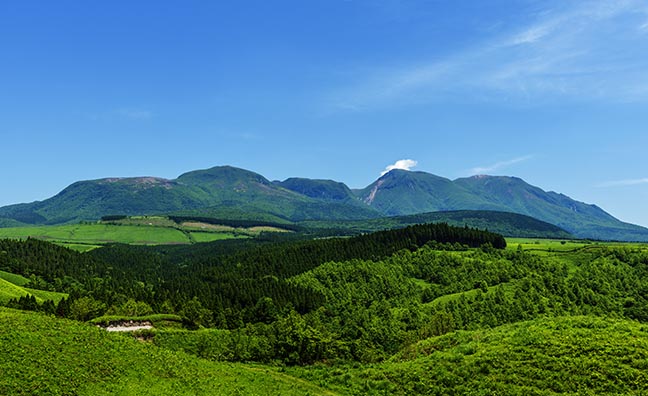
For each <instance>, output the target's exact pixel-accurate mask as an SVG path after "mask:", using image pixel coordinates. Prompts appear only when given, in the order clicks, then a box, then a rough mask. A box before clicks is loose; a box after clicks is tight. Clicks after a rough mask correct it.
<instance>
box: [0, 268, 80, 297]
mask: <svg viewBox="0 0 648 396" xmlns="http://www.w3.org/2000/svg"><path fill="white" fill-rule="evenodd" d="M5 274H6V273H5ZM21 278H22V277H21ZM28 295H32V296H34V297H35V298H36V302H38V303H39V304H41V303H43V302H44V301H45V300H52V301H54V303H55V304H57V303H58V302H59V301H61V299H62V298H65V297H67V294H64V293H56V292H49V291H45V290H36V289H29V288H27V287H23V286H18V285H16V284H13V283H11V282H9V281H8V280H5V279H3V278H0V304H6V303H7V302H8V301H9V300H11V299H18V298H20V297H22V296H28Z"/></svg>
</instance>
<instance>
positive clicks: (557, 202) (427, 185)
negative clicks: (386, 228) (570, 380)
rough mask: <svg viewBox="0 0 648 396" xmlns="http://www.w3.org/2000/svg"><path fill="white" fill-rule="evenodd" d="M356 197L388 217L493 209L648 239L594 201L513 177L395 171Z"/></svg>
mask: <svg viewBox="0 0 648 396" xmlns="http://www.w3.org/2000/svg"><path fill="white" fill-rule="evenodd" d="M358 196H359V197H360V198H361V199H362V200H363V201H364V202H366V203H367V204H369V205H370V206H371V207H373V208H376V209H378V210H380V211H381V212H383V213H385V214H388V215H393V216H395V215H409V214H417V213H424V212H430V211H448V210H492V211H505V212H514V213H519V214H524V215H527V216H531V217H534V218H536V219H539V220H542V221H545V222H548V223H551V224H554V225H556V226H558V227H560V228H563V229H565V230H566V231H568V232H570V233H571V234H573V235H575V236H576V237H579V238H594V239H609V240H625V241H648V229H646V228H644V227H640V226H636V225H633V224H628V223H624V222H621V221H619V220H617V219H616V218H614V217H613V216H611V215H610V214H608V213H606V212H605V211H603V210H602V209H601V208H599V207H597V206H596V205H588V204H585V203H582V202H578V201H575V200H573V199H571V198H569V197H567V196H565V195H562V194H557V193H554V192H545V191H543V190H542V189H540V188H538V187H535V186H532V185H530V184H528V183H526V182H525V181H524V180H522V179H519V178H515V177H504V176H473V177H469V178H461V179H457V180H454V181H451V180H448V179H444V178H441V177H438V176H435V175H432V174H429V173H425V172H408V171H403V170H393V171H391V172H389V173H387V174H386V175H384V176H382V177H381V178H380V179H378V180H377V181H376V182H374V183H373V184H371V185H370V186H369V187H367V188H365V189H363V190H360V191H359V192H358Z"/></svg>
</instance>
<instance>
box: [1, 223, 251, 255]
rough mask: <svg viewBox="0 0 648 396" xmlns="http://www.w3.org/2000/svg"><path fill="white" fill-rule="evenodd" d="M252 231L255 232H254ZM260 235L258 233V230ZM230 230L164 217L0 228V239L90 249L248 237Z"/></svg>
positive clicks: (81, 249) (182, 243) (82, 249)
mask: <svg viewBox="0 0 648 396" xmlns="http://www.w3.org/2000/svg"><path fill="white" fill-rule="evenodd" d="M250 234H254V232H251V233H250ZM257 234H258V233H257ZM247 237H249V234H246V233H242V232H237V231H236V230H235V229H234V228H231V227H230V228H228V229H217V230H212V229H201V228H199V227H186V228H185V227H183V226H182V225H177V224H176V223H174V222H172V221H170V220H169V219H167V218H163V217H150V218H149V217H140V218H139V219H138V218H134V219H128V220H126V221H123V222H98V223H80V224H66V225H57V226H33V227H14V228H0V239H3V238H7V239H27V238H36V239H40V240H44V241H48V242H53V243H56V244H59V245H62V246H65V247H68V248H70V249H74V250H77V251H81V252H84V251H89V250H92V249H96V248H98V247H100V246H103V245H106V244H110V243H124V244H129V245H188V244H192V243H198V242H212V241H217V240H223V239H233V238H247Z"/></svg>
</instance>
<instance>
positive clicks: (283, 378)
mask: <svg viewBox="0 0 648 396" xmlns="http://www.w3.org/2000/svg"><path fill="white" fill-rule="evenodd" d="M0 323H2V326H0V356H1V357H2V359H0V373H2V375H0V394H2V395H93V396H94V395H115V394H118V395H138V396H140V395H279V394H281V395H330V394H333V393H331V392H328V391H325V390H322V389H320V388H318V387H316V386H314V385H311V384H310V383H308V382H306V381H304V380H300V379H296V378H292V377H289V376H287V375H284V374H280V373H277V372H275V371H272V370H270V369H266V368H261V367H248V366H244V365H238V364H222V363H214V362H208V361H204V360H201V359H198V358H194V357H190V356H188V355H186V354H184V353H181V352H171V351H168V350H163V349H159V348H157V347H154V346H152V345H149V344H144V343H140V342H138V341H136V340H134V339H131V338H129V337H125V336H123V335H117V334H111V333H108V332H106V331H103V330H100V329H98V328H94V327H92V326H88V325H86V324H81V323H78V322H72V321H68V320H60V319H54V318H51V317H48V316H45V315H41V314H37V313H29V312H23V311H16V310H11V309H5V308H0Z"/></svg>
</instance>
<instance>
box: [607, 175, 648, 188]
mask: <svg viewBox="0 0 648 396" xmlns="http://www.w3.org/2000/svg"><path fill="white" fill-rule="evenodd" d="M639 184H648V177H646V178H643V179H626V180H614V181H609V182H605V183H601V184H599V185H598V187H619V186H636V185H639Z"/></svg>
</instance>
